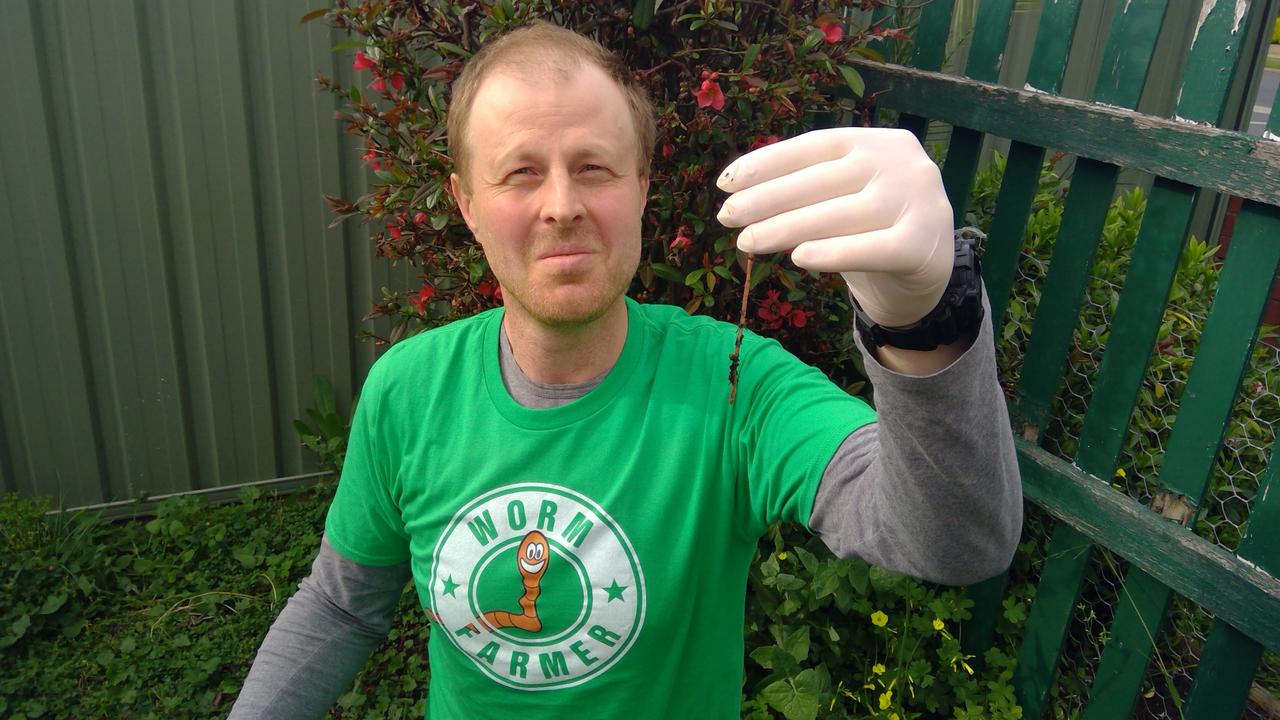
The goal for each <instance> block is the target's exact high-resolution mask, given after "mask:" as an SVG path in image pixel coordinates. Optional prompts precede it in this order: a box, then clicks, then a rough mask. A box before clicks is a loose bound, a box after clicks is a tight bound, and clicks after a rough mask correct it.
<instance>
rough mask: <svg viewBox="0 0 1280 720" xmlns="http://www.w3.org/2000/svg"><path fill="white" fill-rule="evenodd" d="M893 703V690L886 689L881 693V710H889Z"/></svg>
mask: <svg viewBox="0 0 1280 720" xmlns="http://www.w3.org/2000/svg"><path fill="white" fill-rule="evenodd" d="M892 704H893V691H892V690H885V691H884V692H882V693H880V709H881V710H888V709H889V706H890V705H892Z"/></svg>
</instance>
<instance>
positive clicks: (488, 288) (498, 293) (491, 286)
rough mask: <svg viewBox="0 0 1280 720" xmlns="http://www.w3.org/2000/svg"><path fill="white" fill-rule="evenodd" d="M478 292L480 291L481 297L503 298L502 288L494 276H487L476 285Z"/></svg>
mask: <svg viewBox="0 0 1280 720" xmlns="http://www.w3.org/2000/svg"><path fill="white" fill-rule="evenodd" d="M476 292H478V293H480V297H485V298H490V299H492V300H501V299H502V288H501V287H499V286H498V283H497V282H495V281H494V280H493V278H485V279H484V280H481V281H480V284H479V285H477V286H476Z"/></svg>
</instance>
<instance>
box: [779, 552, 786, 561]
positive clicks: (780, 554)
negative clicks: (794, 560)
mask: <svg viewBox="0 0 1280 720" xmlns="http://www.w3.org/2000/svg"><path fill="white" fill-rule="evenodd" d="M778 559H779V560H786V559H787V551H786V550H783V551H782V552H780V553H778Z"/></svg>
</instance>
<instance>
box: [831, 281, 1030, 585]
mask: <svg viewBox="0 0 1280 720" xmlns="http://www.w3.org/2000/svg"><path fill="white" fill-rule="evenodd" d="M982 302H983V305H984V306H985V307H986V310H987V312H986V314H985V317H984V319H983V321H982V328H981V330H980V331H979V333H978V337H977V338H976V339H975V341H974V343H973V345H972V346H970V347H969V349H968V350H967V351H966V352H965V353H964V355H962V356H961V357H960V358H959V359H958V360H956V361H955V362H954V363H952V364H951V365H950V366H948V367H947V368H945V369H943V370H941V371H939V372H938V373H936V374H934V375H930V376H927V377H910V376H906V375H901V374H899V373H895V372H893V371H890V370H889V369H887V368H885V367H884V366H883V365H881V364H880V363H879V362H878V361H877V360H876V359H875V357H874V355H873V354H872V353H869V352H867V349H866V348H865V347H862V343H861V340H860V339H859V343H858V344H859V347H860V348H861V349H862V354H863V357H864V358H865V359H866V363H865V365H866V370H867V375H868V376H869V378H870V380H871V384H872V386H873V387H874V388H875V401H876V417H877V422H876V423H874V424H872V425H868V426H864V427H862V428H859V429H858V430H857V431H855V432H853V433H851V434H850V435H849V437H848V438H846V439H845V441H844V443H843V444H841V446H840V448H839V449H838V450H837V451H836V454H835V456H834V457H833V458H832V459H831V462H830V463H829V464H828V466H827V468H826V471H825V472H824V473H823V476H822V482H821V484H820V485H819V486H818V492H817V496H816V497H815V499H814V504H813V512H812V513H811V515H810V518H809V527H810V529H811V530H812V531H813V532H814V533H815V534H816V535H818V536H819V537H821V538H822V540H823V542H824V543H825V544H826V545H827V547H829V548H831V551H832V552H834V553H836V554H837V555H839V556H841V557H851V556H857V557H861V558H863V559H864V560H867V561H868V562H871V563H875V564H876V565H880V566H883V567H886V568H889V569H891V570H896V571H898V572H902V573H906V574H908V575H912V576H914V577H918V578H922V579H925V580H930V581H933V582H938V583H944V584H948V585H967V584H970V583H974V582H977V581H979V580H984V579H986V578H988V577H991V576H994V575H997V574H999V573H1000V572H1002V571H1003V570H1004V569H1005V568H1007V567H1008V566H1009V562H1010V561H1011V559H1012V557H1013V552H1014V550H1015V548H1016V547H1017V543H1018V537H1019V533H1020V531H1021V528H1022V483H1021V479H1020V477H1019V474H1018V461H1017V456H1016V455H1015V452H1014V446H1013V433H1012V431H1011V429H1010V426H1009V416H1008V411H1007V410H1006V408H1005V402H1004V395H1003V393H1002V392H1001V390H1000V385H999V382H998V381H997V378H996V363H995V344H994V341H993V334H992V328H991V308H990V306H989V304H988V303H987V299H986V295H985V293H984V295H983V300H982Z"/></svg>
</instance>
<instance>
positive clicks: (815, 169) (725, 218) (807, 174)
mask: <svg viewBox="0 0 1280 720" xmlns="http://www.w3.org/2000/svg"><path fill="white" fill-rule="evenodd" d="M862 159H863V153H862V151H854V152H853V153H851V154H850V155H849V156H847V157H842V158H840V159H838V160H830V161H827V162H822V163H818V164H817V165H811V166H809V167H806V168H802V169H800V170H797V171H795V172H793V173H790V174H788V175H783V176H782V177H779V178H774V179H773V180H767V181H765V182H762V183H760V184H758V185H753V186H751V187H749V188H747V189H745V190H739V191H738V192H736V193H734V194H733V195H730V196H729V199H728V200H725V202H724V205H723V206H722V207H721V208H720V212H719V213H718V214H717V215H716V219H718V220H719V221H720V222H721V223H722V224H723V225H725V226H726V227H743V226H744V225H750V224H751V223H754V222H760V221H761V220H764V219H765V218H769V217H773V216H774V215H778V214H779V213H784V212H788V211H791V210H795V209H797V208H803V207H806V206H809V205H813V204H814V203H818V202H822V201H823V200H830V199H832V198H836V197H840V196H841V195H848V194H851V193H856V192H858V191H860V190H862V189H863V188H864V187H866V185H867V183H868V182H870V181H871V179H872V178H873V177H874V176H875V174H876V166H875V165H874V164H873V163H871V162H859V161H860V160H862Z"/></svg>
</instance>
